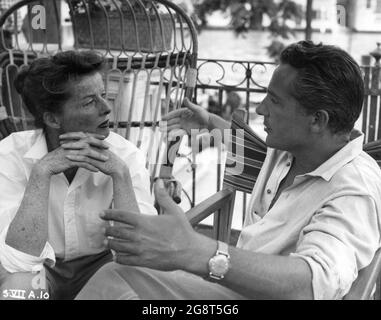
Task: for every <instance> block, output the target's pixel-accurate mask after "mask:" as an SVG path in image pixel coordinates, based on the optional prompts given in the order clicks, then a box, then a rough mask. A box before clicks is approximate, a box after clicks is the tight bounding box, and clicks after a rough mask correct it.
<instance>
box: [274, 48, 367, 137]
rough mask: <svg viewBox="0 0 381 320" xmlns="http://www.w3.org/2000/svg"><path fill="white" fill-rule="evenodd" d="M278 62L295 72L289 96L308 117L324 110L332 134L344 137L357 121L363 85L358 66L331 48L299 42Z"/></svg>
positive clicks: (348, 57) (345, 54) (343, 52)
mask: <svg viewBox="0 0 381 320" xmlns="http://www.w3.org/2000/svg"><path fill="white" fill-rule="evenodd" d="M280 61H281V63H283V64H289V65H291V66H292V67H294V68H296V69H297V71H298V74H297V77H296V80H295V81H294V83H293V90H292V91H293V92H292V94H293V96H294V97H295V98H296V100H297V101H298V102H299V103H300V104H301V105H302V107H303V108H304V109H305V110H306V111H307V113H309V114H312V113H314V112H316V111H318V110H325V111H326V112H327V113H328V114H329V123H328V125H329V128H330V130H331V132H332V133H348V132H350V131H352V130H353V128H354V125H355V122H356V121H357V119H358V118H359V116H360V114H361V110H362V106H363V100H364V81H363V77H362V73H361V70H360V67H359V65H358V64H357V63H356V61H355V60H354V59H353V58H352V57H351V56H350V55H349V54H348V53H346V52H345V51H344V50H341V49H340V48H338V47H335V46H328V45H323V44H318V45H316V44H314V43H312V42H311V41H300V42H298V43H295V44H292V45H290V46H288V47H287V48H285V49H284V51H283V52H282V53H281V57H280Z"/></svg>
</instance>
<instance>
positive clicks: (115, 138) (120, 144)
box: [106, 132, 141, 153]
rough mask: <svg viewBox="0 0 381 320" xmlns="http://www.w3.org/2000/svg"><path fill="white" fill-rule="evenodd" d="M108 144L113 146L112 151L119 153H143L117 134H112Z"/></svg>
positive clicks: (107, 140) (107, 139)
mask: <svg viewBox="0 0 381 320" xmlns="http://www.w3.org/2000/svg"><path fill="white" fill-rule="evenodd" d="M106 142H107V143H109V144H110V145H111V149H115V150H118V151H119V152H127V153H141V150H140V149H139V148H138V147H137V146H136V145H135V144H133V143H132V142H131V141H128V140H127V139H126V138H124V137H122V136H121V135H119V134H117V133H115V132H110V134H109V136H108V137H107V138H106Z"/></svg>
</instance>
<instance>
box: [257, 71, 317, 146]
mask: <svg viewBox="0 0 381 320" xmlns="http://www.w3.org/2000/svg"><path fill="white" fill-rule="evenodd" d="M296 77H297V70H296V69H295V68H293V67H291V66H290V65H287V64H282V65H280V66H279V67H278V68H277V69H276V70H275V72H274V74H273V77H272V79H271V81H270V85H269V87H268V92H267V95H266V97H265V99H264V100H263V101H262V103H261V104H260V105H259V107H258V108H257V113H258V114H259V115H262V116H264V118H265V119H264V125H265V131H266V132H267V133H268V136H267V139H266V143H267V145H268V146H269V147H270V148H274V149H279V150H286V151H290V152H292V151H294V150H298V149H300V148H303V146H305V145H306V144H308V143H309V142H310V139H309V134H310V131H309V123H310V120H311V116H307V115H306V114H305V113H304V110H303V109H302V107H301V106H300V104H299V103H298V102H297V101H296V99H295V98H294V97H293V96H292V94H291V93H292V90H294V89H293V88H292V83H293V81H294V80H295V79H296ZM296 90H297V88H296Z"/></svg>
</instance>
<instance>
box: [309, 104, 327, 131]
mask: <svg viewBox="0 0 381 320" xmlns="http://www.w3.org/2000/svg"><path fill="white" fill-rule="evenodd" d="M328 123H329V114H328V112H327V111H325V110H319V111H317V112H315V113H314V114H313V115H312V120H311V130H312V132H313V133H320V132H322V131H324V130H325V129H327V128H328Z"/></svg>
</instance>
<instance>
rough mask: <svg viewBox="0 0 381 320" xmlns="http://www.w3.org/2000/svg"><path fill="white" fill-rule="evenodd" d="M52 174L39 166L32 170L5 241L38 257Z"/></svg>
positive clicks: (44, 239) (43, 242) (45, 229)
mask: <svg viewBox="0 0 381 320" xmlns="http://www.w3.org/2000/svg"><path fill="white" fill-rule="evenodd" d="M50 178H51V175H50V174H48V173H47V172H45V171H44V170H43V169H42V168H40V167H39V166H37V165H36V166H35V167H34V168H33V169H32V172H31V174H30V178H29V181H28V184H27V186H26V189H25V193H24V197H23V200H22V201H21V205H20V207H19V209H18V211H17V213H16V215H15V217H14V219H13V220H12V222H11V224H10V226H9V228H8V233H7V236H6V239H5V242H6V244H7V245H9V246H10V247H13V248H15V249H16V250H19V251H22V252H24V253H27V254H30V255H33V256H40V255H41V252H42V250H43V249H44V247H45V245H46V242H47V240H48V204H49V190H50Z"/></svg>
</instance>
